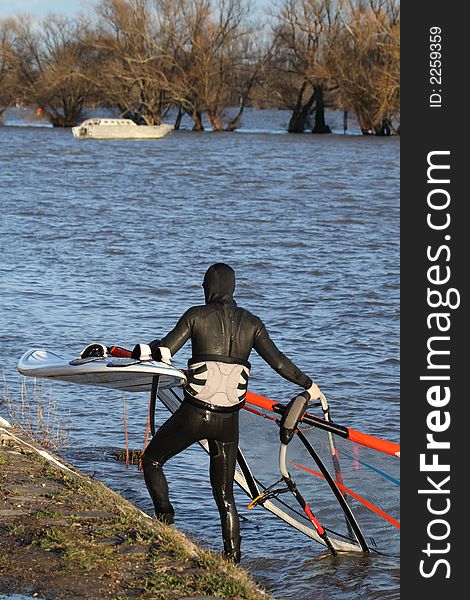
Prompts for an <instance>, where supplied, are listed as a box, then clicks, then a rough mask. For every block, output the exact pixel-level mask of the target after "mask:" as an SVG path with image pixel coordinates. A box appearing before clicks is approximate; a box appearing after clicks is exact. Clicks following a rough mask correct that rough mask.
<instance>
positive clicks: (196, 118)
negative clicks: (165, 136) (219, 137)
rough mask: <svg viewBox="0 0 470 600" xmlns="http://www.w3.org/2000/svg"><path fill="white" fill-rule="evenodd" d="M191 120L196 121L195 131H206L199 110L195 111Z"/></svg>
mask: <svg viewBox="0 0 470 600" xmlns="http://www.w3.org/2000/svg"><path fill="white" fill-rule="evenodd" d="M191 119H192V120H193V121H194V125H193V131H204V126H203V124H202V113H201V112H200V111H198V110H194V111H193V112H192V113H191Z"/></svg>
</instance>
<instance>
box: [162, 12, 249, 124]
mask: <svg viewBox="0 0 470 600" xmlns="http://www.w3.org/2000/svg"><path fill="white" fill-rule="evenodd" d="M159 5H160V6H161V7H162V8H163V10H164V12H165V14H166V15H167V21H166V26H167V30H168V32H169V40H171V43H170V44H169V47H172V48H173V57H172V60H173V66H174V68H173V70H172V77H171V82H170V85H171V92H170V93H171V96H172V99H173V102H174V103H175V104H176V105H177V106H178V107H179V108H180V117H181V115H182V114H184V113H187V114H189V115H190V116H191V118H192V119H193V121H194V127H193V128H194V129H196V130H200V129H202V128H203V125H202V115H203V114H204V113H207V115H208V118H209V121H210V123H211V125H212V127H213V129H214V130H215V131H220V130H222V129H224V128H227V129H234V128H235V127H236V126H237V125H238V123H239V121H240V118H241V113H242V112H243V109H244V107H245V105H246V102H247V99H248V97H249V94H250V92H251V89H252V87H253V85H254V82H255V80H256V75H257V73H258V72H259V67H260V63H259V60H258V56H257V54H256V50H255V46H254V44H253V43H251V42H250V35H251V33H252V30H251V27H250V24H249V16H250V7H249V5H248V4H247V2H246V1H245V0H160V1H159ZM255 57H256V58H255ZM234 104H235V105H236V104H239V107H240V110H239V113H238V114H237V115H236V116H235V117H234V118H232V119H231V120H229V122H228V124H225V123H224V121H225V120H226V115H225V112H226V110H227V108H228V107H229V106H233V105H234Z"/></svg>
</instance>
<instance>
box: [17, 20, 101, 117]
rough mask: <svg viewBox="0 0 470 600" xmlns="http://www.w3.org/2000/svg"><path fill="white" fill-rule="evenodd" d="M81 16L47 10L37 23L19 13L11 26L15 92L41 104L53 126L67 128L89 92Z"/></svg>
mask: <svg viewBox="0 0 470 600" xmlns="http://www.w3.org/2000/svg"><path fill="white" fill-rule="evenodd" d="M88 42H89V39H88V28H87V26H86V24H85V23H84V22H83V21H81V20H73V19H66V18H62V17H58V16H54V15H50V16H49V17H48V18H47V19H46V20H44V21H43V22H42V23H41V27H40V28H38V27H36V26H35V25H34V23H33V22H32V21H31V20H30V19H28V18H26V17H19V18H17V19H16V21H15V26H14V52H15V60H16V64H17V96H18V97H19V98H20V99H21V100H22V101H23V102H25V103H28V104H30V105H33V106H34V105H36V106H38V107H40V108H41V109H42V111H43V113H44V115H45V116H47V118H48V119H49V121H50V122H51V123H52V124H53V125H54V126H55V127H71V126H73V125H76V124H77V122H78V121H79V120H80V116H81V112H82V109H83V107H84V106H85V104H86V103H87V102H89V101H90V100H91V99H92V98H93V95H94V86H93V76H92V75H93V69H94V67H95V63H96V61H95V58H94V56H93V52H92V50H91V48H90V45H89V43H88Z"/></svg>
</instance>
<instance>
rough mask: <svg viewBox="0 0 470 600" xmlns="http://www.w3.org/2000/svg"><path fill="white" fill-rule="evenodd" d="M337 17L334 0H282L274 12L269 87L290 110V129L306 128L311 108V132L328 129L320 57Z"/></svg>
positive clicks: (323, 74) (301, 129)
mask: <svg viewBox="0 0 470 600" xmlns="http://www.w3.org/2000/svg"><path fill="white" fill-rule="evenodd" d="M338 21H339V13H338V3H337V2H335V1H334V0H283V3H282V4H281V5H280V7H279V8H278V9H277V11H276V12H275V14H274V15H273V35H274V36H275V38H276V44H275V49H274V54H273V60H272V63H271V79H272V88H273V92H274V93H275V94H276V95H277V97H278V98H279V101H280V102H281V103H282V104H283V105H284V106H287V107H289V108H290V109H291V110H292V115H291V119H290V122H289V126H288V130H289V131H290V132H292V133H302V132H303V131H304V130H305V129H306V127H307V122H308V117H309V115H310V114H311V113H312V112H313V111H315V124H314V126H313V132H315V133H330V128H329V127H328V125H326V123H325V117H324V109H325V99H324V95H325V91H326V82H327V75H326V73H325V70H324V65H323V58H324V49H325V47H326V46H327V44H328V40H329V38H330V36H332V35H333V33H334V32H335V30H336V28H337V26H338Z"/></svg>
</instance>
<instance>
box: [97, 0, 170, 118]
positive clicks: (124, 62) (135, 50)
mask: <svg viewBox="0 0 470 600" xmlns="http://www.w3.org/2000/svg"><path fill="white" fill-rule="evenodd" d="M157 8H158V6H157V3H155V2H152V1H151V0H102V1H101V2H100V3H99V5H98V7H97V12H98V17H99V22H98V28H97V33H96V37H95V42H94V46H95V47H96V48H97V50H98V51H99V53H100V55H101V58H102V62H103V64H104V66H103V69H102V72H101V74H100V77H99V78H98V79H97V81H96V85H97V87H98V88H99V90H100V97H101V100H102V102H103V103H104V104H106V105H108V106H111V107H113V108H117V109H118V110H119V112H120V113H121V115H122V116H126V117H129V118H131V119H133V120H135V121H136V122H143V123H146V124H148V125H158V124H160V123H161V120H162V118H163V116H164V115H165V113H166V112H167V111H168V109H169V107H170V97H169V94H168V90H169V82H168V76H169V73H170V72H171V71H172V64H171V62H169V58H170V57H171V54H172V52H171V49H169V48H168V31H167V30H166V28H165V27H162V15H160V14H159V12H158V11H157Z"/></svg>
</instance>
